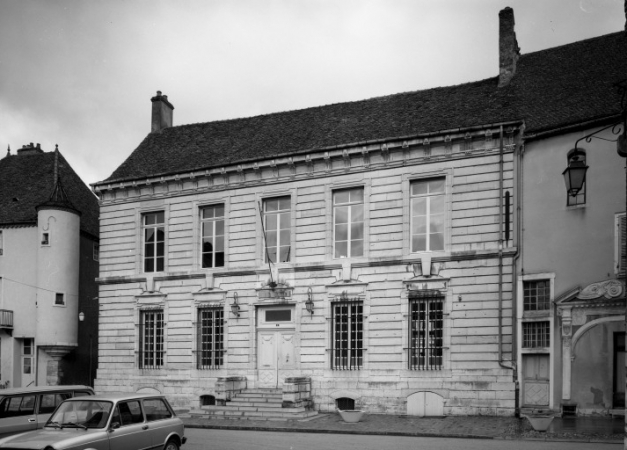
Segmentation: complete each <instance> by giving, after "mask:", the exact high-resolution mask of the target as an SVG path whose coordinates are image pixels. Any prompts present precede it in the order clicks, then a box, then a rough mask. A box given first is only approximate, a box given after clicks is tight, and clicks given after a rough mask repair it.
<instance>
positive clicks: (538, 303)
mask: <svg viewBox="0 0 627 450" xmlns="http://www.w3.org/2000/svg"><path fill="white" fill-rule="evenodd" d="M550 306H551V282H550V281H549V280H537V281H524V282H523V310H524V311H542V310H547V309H549V308H550Z"/></svg>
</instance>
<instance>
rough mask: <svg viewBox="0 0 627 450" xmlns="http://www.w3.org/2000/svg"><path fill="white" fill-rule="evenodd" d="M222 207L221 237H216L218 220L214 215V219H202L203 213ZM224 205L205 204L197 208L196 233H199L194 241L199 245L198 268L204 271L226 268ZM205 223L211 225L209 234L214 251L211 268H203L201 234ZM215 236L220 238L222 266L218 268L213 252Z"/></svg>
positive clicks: (202, 235)
mask: <svg viewBox="0 0 627 450" xmlns="http://www.w3.org/2000/svg"><path fill="white" fill-rule="evenodd" d="M220 206H222V212H223V213H222V216H219V217H221V221H222V234H221V235H217V234H216V226H217V225H216V224H217V222H219V221H220V219H219V218H218V217H216V216H215V215H214V217H211V218H203V212H204V210H206V209H209V208H216V207H220ZM226 215H227V214H226V204H225V203H220V202H218V203H211V204H206V205H201V206H198V216H197V217H198V220H199V226H198V232H199V239H198V240H197V241H196V242H198V245H199V249H198V254H199V259H198V265H199V266H200V268H201V269H206V270H211V269H217V268H223V267H226V255H227V251H226V248H227V230H226V228H227V227H226V226H227V221H226ZM207 223H211V224H212V234H211V238H212V240H213V242H214V250H213V252H212V254H213V256H212V265H211V266H207V267H205V266H204V255H205V252H204V251H203V244H204V241H203V240H204V238H205V235H204V232H203V227H204V225H205V224H207ZM217 236H222V265H221V266H218V265H216V253H218V252H216V250H215V241H216V237H217Z"/></svg>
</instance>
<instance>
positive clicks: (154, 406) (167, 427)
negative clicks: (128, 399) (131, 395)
mask: <svg viewBox="0 0 627 450" xmlns="http://www.w3.org/2000/svg"><path fill="white" fill-rule="evenodd" d="M142 403H143V406H144V413H145V414H146V424H147V425H148V433H149V434H150V441H151V442H152V446H153V447H154V448H163V446H164V445H165V443H166V439H167V438H168V436H169V435H170V433H172V432H173V431H176V432H178V433H181V431H180V430H177V426H176V425H177V423H179V422H180V419H178V418H177V417H176V416H175V415H174V414H173V413H172V411H171V410H170V408H169V407H168V405H167V404H166V401H165V400H164V399H162V398H147V399H144V400H142Z"/></svg>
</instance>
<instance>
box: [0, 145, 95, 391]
mask: <svg viewBox="0 0 627 450" xmlns="http://www.w3.org/2000/svg"><path fill="white" fill-rule="evenodd" d="M97 252H98V200H97V198H96V197H95V196H94V195H93V193H92V192H91V191H90V190H89V188H88V187H87V186H86V185H85V184H84V183H83V182H82V181H81V179H80V178H79V177H78V175H76V173H75V172H74V170H73V169H72V168H71V167H70V165H69V164H68V163H67V161H66V160H65V159H64V158H63V156H62V155H61V153H60V152H59V151H58V150H55V151H54V152H48V153H45V152H44V151H43V150H42V149H41V148H40V146H39V144H37V146H34V145H33V144H30V145H26V146H23V147H22V148H21V149H19V150H18V151H17V155H11V154H10V152H8V153H7V156H5V157H4V158H2V159H0V361H1V363H0V383H2V384H3V385H5V386H6V385H7V383H8V385H9V386H10V387H24V386H28V385H41V386H45V385H56V384H92V382H93V379H94V374H95V369H96V363H97V342H98V339H97V338H98V330H97V328H98V303H97V301H98V300H97V298H96V297H97V296H98V287H97V285H96V283H95V278H96V277H97V275H98V253H97ZM79 313H82V316H84V321H83V322H81V323H79ZM90 336H91V338H92V339H91V347H90ZM90 369H91V373H90Z"/></svg>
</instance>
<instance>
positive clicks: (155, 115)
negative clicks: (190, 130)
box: [150, 91, 174, 133]
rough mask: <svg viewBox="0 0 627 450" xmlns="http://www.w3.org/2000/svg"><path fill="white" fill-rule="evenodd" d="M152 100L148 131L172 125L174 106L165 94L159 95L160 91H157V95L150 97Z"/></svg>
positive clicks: (152, 131)
mask: <svg viewBox="0 0 627 450" xmlns="http://www.w3.org/2000/svg"><path fill="white" fill-rule="evenodd" d="M150 101H151V102H152V127H151V130H150V132H151V133H156V132H160V131H161V130H163V129H164V128H170V127H171V126H172V111H173V110H174V106H172V103H170V102H169V101H168V96H167V95H161V91H157V95H155V96H154V97H152V98H151V99H150Z"/></svg>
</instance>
